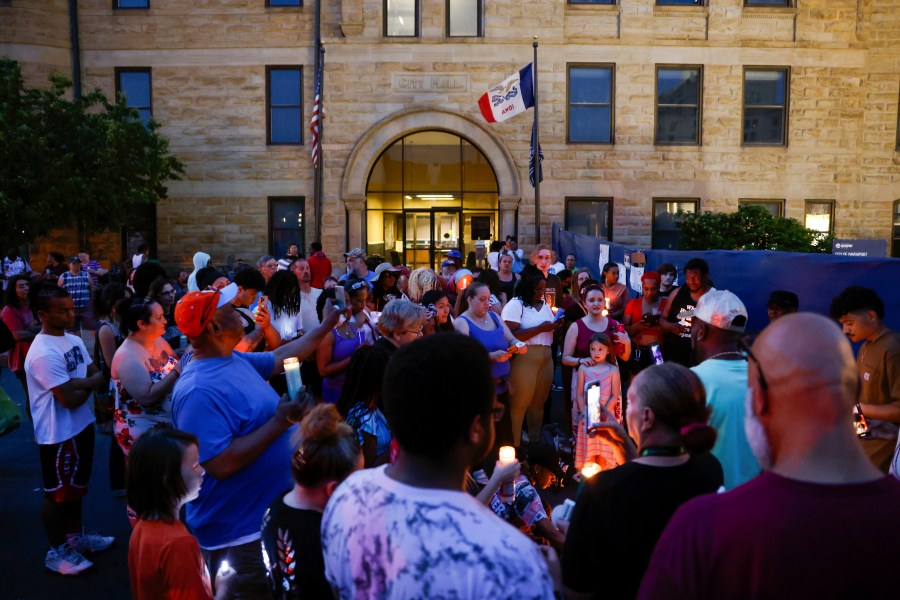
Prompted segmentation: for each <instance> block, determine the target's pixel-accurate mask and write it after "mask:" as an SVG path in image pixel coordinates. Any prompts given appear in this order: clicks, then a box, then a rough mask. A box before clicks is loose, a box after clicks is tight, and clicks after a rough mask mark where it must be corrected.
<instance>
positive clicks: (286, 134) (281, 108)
mask: <svg viewBox="0 0 900 600" xmlns="http://www.w3.org/2000/svg"><path fill="white" fill-rule="evenodd" d="M266 105H267V107H268V109H267V117H268V118H267V120H266V129H267V143H268V144H269V145H280V144H286V145H290V144H302V143H303V127H302V123H303V69H302V68H301V67H266Z"/></svg>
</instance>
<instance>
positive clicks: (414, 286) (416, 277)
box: [407, 267, 444, 304]
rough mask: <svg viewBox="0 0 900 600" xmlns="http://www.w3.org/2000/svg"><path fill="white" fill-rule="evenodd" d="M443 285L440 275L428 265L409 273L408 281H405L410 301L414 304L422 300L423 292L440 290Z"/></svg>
mask: <svg viewBox="0 0 900 600" xmlns="http://www.w3.org/2000/svg"><path fill="white" fill-rule="evenodd" d="M443 287H444V286H443V284H442V283H441V279H440V277H438V276H437V273H435V272H434V271H432V270H431V269H429V268H428V267H419V268H418V269H416V270H415V271H413V272H412V273H410V274H409V282H408V283H407V289H408V290H409V294H408V296H409V299H410V301H411V302H413V303H415V304H420V303H421V302H422V296H424V295H425V292H428V291H430V290H440V289H443Z"/></svg>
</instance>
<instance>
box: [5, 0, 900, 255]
mask: <svg viewBox="0 0 900 600" xmlns="http://www.w3.org/2000/svg"><path fill="white" fill-rule="evenodd" d="M665 1H666V0H661V3H662V2H665ZM669 1H670V2H671V1H672V0H669ZM279 3H285V4H290V3H291V2H290V0H268V2H267V0H191V1H183V0H149V2H146V4H147V6H148V7H147V8H116V7H117V6H129V5H141V4H145V3H144V2H142V1H141V0H81V1H80V2H78V3H77V5H78V17H77V23H78V39H79V43H80V48H81V53H80V58H81V70H82V78H83V85H84V88H85V89H89V88H94V87H99V88H100V89H102V90H104V91H105V92H106V93H108V94H110V95H112V94H113V93H114V92H115V90H116V89H117V81H118V83H119V84H121V81H119V78H120V77H121V75H120V73H122V72H129V69H137V70H138V71H139V72H148V73H149V81H150V90H149V92H150V95H151V96H152V101H151V103H150V106H149V109H150V111H151V112H152V116H153V118H154V119H156V120H157V121H158V122H159V123H161V124H162V129H161V131H162V133H163V134H164V135H165V136H167V137H168V138H169V139H170V142H171V151H172V152H173V153H174V154H175V155H177V156H178V157H179V158H180V159H181V160H182V161H183V162H184V163H185V165H186V174H185V176H184V179H183V180H182V181H179V182H173V183H172V184H171V185H170V186H169V190H170V197H169V198H168V199H167V200H164V201H162V202H161V203H160V204H159V206H158V207H157V211H156V245H157V250H158V254H159V257H160V259H161V260H162V262H163V263H166V264H172V265H174V264H189V262H190V257H191V256H192V254H193V253H194V251H196V250H204V251H206V252H208V253H210V254H211V255H213V257H214V260H215V261H216V262H219V263H224V262H227V261H228V260H229V257H231V258H245V259H255V258H256V257H258V256H259V255H261V254H265V253H270V252H272V250H273V246H278V245H279V244H283V243H285V241H286V240H287V239H289V238H296V237H299V236H301V235H302V238H303V239H302V240H301V239H295V240H292V241H297V242H300V243H302V244H304V245H306V246H308V244H309V243H310V242H311V241H313V239H314V237H315V235H316V230H317V227H320V230H321V238H322V242H323V244H324V246H325V250H326V253H328V254H330V255H331V256H332V257H335V256H338V254H339V253H340V252H343V251H345V250H346V249H348V248H352V247H356V246H362V247H364V248H366V247H367V245H368V246H369V251H370V252H376V253H379V254H382V255H384V256H387V257H388V258H393V259H395V260H396V259H399V260H402V261H404V262H406V263H408V264H437V263H439V261H440V258H441V256H442V254H443V253H444V252H446V250H447V249H448V248H449V247H456V246H459V247H461V248H462V249H463V250H464V251H465V252H468V251H472V250H474V241H475V238H476V237H482V238H484V237H489V238H491V239H495V238H497V237H501V238H502V237H503V236H504V235H506V234H517V235H518V237H519V241H520V244H522V245H524V246H526V247H527V246H528V245H529V244H531V243H534V241H535V239H536V237H537V234H538V231H539V235H540V238H541V240H542V241H549V238H550V227H551V224H552V223H553V222H554V221H555V222H558V223H560V224H561V225H565V226H567V227H569V228H572V229H576V230H579V231H584V232H588V233H597V234H601V235H604V236H606V237H611V239H613V240H614V241H617V242H621V243H625V244H631V245H634V246H635V247H651V246H655V247H663V246H666V245H667V244H670V243H673V242H672V240H673V232H672V231H671V211H672V210H674V209H675V208H677V207H682V208H685V209H690V210H694V209H697V210H701V211H705V210H710V211H714V212H716V211H733V210H735V209H736V208H737V207H738V205H739V203H741V202H749V203H757V202H759V203H763V204H765V205H766V206H767V207H769V208H770V209H771V210H773V211H774V212H778V213H780V214H784V215H785V216H788V217H793V218H796V219H798V220H800V221H801V222H806V223H808V224H809V225H810V226H815V227H821V228H823V229H828V230H831V231H833V233H835V234H836V235H837V236H839V237H850V238H881V239H886V240H888V244H889V250H888V251H889V253H890V252H892V251H893V253H894V254H895V255H900V202H898V201H900V153H898V99H900V3H898V2H897V1H896V0H791V1H788V2H784V3H782V4H787V5H786V6H784V5H782V6H777V4H778V2H777V0H706V2H705V5H704V6H687V5H674V6H668V5H658V4H657V2H656V0H619V1H618V3H615V4H602V3H589V2H585V3H575V2H568V3H567V2H566V1H565V0H538V1H535V2H519V1H514V0H500V1H497V2H492V1H486V0H480V1H479V0H322V12H321V23H322V24H321V32H322V38H323V41H324V44H325V48H326V52H325V67H324V82H323V88H324V92H323V97H324V106H325V111H326V119H325V125H324V132H323V140H324V144H323V160H324V171H323V204H322V208H321V214H317V210H316V208H317V207H316V202H315V196H314V171H313V168H312V165H311V161H310V140H309V130H308V122H309V116H310V111H311V105H312V97H313V88H314V84H315V77H314V75H315V73H314V69H313V63H314V58H315V47H314V5H313V4H312V2H310V1H309V0H306V2H305V3H304V4H305V5H303V6H269V4H279ZM674 3H675V4H685V2H678V0H675V2H674ZM701 3H702V2H701ZM404 9H408V11H407V12H404ZM473 13H474V18H473V19H470V18H469V17H470V16H471V15H472V14H473ZM460 15H461V16H460ZM69 17H70V15H69V12H68V2H67V1H66V0H46V1H44V2H40V3H34V2H28V1H27V0H0V54H3V55H6V56H8V57H10V58H13V59H16V60H18V61H20V62H21V63H22V65H23V70H24V72H25V73H26V76H27V78H28V81H29V83H30V84H32V85H42V84H44V83H45V82H46V75H47V74H48V73H51V72H60V73H63V74H68V75H70V76H71V36H70V26H69ZM404 17H405V18H404ZM454 20H456V21H458V22H454ZM401 21H402V23H401ZM407 28H411V32H412V33H413V35H411V36H409V37H402V36H392V35H388V34H389V33H393V32H395V30H397V31H400V32H401V33H402V32H405V31H406V30H407ZM470 29H471V31H470ZM460 32H462V33H474V34H475V35H464V36H455V35H451V33H460ZM534 36H538V42H539V49H538V69H537V74H538V93H539V103H540V104H539V106H540V139H541V146H542V149H543V153H544V156H545V160H544V162H543V173H544V180H543V184H542V186H541V203H540V213H539V215H536V213H535V203H534V192H533V189H532V187H531V186H530V185H529V181H528V156H529V142H530V139H531V123H532V120H531V113H532V111H529V112H528V114H527V115H520V116H517V117H515V118H513V119H510V120H508V121H505V122H503V123H490V124H489V123H487V122H485V120H484V118H483V117H482V116H481V115H480V113H479V110H478V106H477V100H478V97H479V96H481V94H483V93H484V92H486V91H487V90H488V89H489V88H490V87H491V86H493V85H495V84H498V83H500V82H501V81H502V80H504V79H505V78H506V77H508V76H509V75H511V74H513V73H514V72H515V71H517V70H518V69H520V68H522V67H524V66H525V65H526V64H528V63H529V62H531V61H532V52H533V49H532V39H533V37H534ZM285 68H286V69H287V71H288V72H291V71H298V72H300V80H299V81H301V82H302V83H301V84H300V85H301V88H302V94H301V101H300V102H299V103H296V104H297V106H294V107H293V110H294V112H291V107H290V106H287V107H285V106H281V105H279V104H278V102H275V103H274V104H273V98H275V96H276V95H277V93H276V90H275V88H273V87H272V86H273V85H275V84H273V81H272V80H271V79H270V78H271V77H272V76H273V75H272V73H273V72H276V71H280V70H281V71H283V70H284V69H285ZM673 78H674V79H673ZM672 81H675V82H676V84H677V85H672ZM748 81H750V82H751V83H748ZM766 82H769V83H771V82H774V83H773V84H772V85H774V86H775V87H774V88H769V87H766V86H767V85H769V84H768V83H766ZM748 86H754V87H752V92H751V91H749V90H751V88H750V87H748ZM779 86H781V87H780V88H779ZM779 90H780V91H779ZM757 100H758V101H757ZM287 104H288V105H290V104H291V102H287ZM282 108H283V109H284V112H283V113H279V114H282V116H284V117H285V119H286V121H285V122H288V123H295V122H297V119H298V117H299V123H300V128H301V132H302V143H301V144H273V143H269V141H270V140H269V139H268V136H269V135H270V134H269V131H270V128H271V127H274V126H276V125H278V124H279V123H281V122H282V121H279V119H280V118H281V117H273V115H275V114H276V113H277V112H278V110H277V109H282ZM273 110H274V111H275V112H273ZM779 111H781V113H780V115H779ZM298 113H299V114H298ZM597 115H599V117H598V116H597ZM754 115H756V116H760V115H762V116H761V118H760V120H759V121H754V120H753V116H754ZM273 119H274V120H273ZM597 119H599V120H600V121H602V125H601V126H600V127H599V129H598V130H596V131H594V127H595V120H597ZM758 123H763V124H767V125H771V124H773V123H775V124H779V123H780V131H776V132H775V135H774V137H773V136H772V135H770V134H771V132H765V131H762V130H760V135H761V138H754V135H755V134H754V133H751V132H748V131H747V130H748V128H751V127H753V126H755V125H756V124H758ZM585 125H587V126H586V127H585ZM583 135H585V136H586V137H587V138H590V139H595V140H596V139H600V140H601V141H600V142H596V141H594V142H591V141H582V139H583V138H582V136H583ZM779 136H780V137H779ZM604 137H606V138H607V139H603V138H604ZM759 139H762V140H763V141H764V142H766V143H763V144H759V143H756V142H758V141H759ZM457 152H458V154H457ZM285 215H286V216H285ZM295 216H296V217H297V219H298V223H297V224H296V225H295V224H294V223H293V217H295ZM288 219H290V220H288ZM317 221H318V223H317ZM279 222H281V223H282V224H283V225H284V226H283V227H280V226H279V224H278V223H279ZM298 227H302V231H300V230H298ZM538 228H539V229H538ZM894 238H897V239H896V240H895V239H894ZM392 252H393V253H396V254H392Z"/></svg>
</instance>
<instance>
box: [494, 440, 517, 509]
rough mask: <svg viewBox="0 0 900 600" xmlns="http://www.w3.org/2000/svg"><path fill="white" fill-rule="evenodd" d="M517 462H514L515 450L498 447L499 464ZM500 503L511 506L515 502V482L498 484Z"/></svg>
mask: <svg viewBox="0 0 900 600" xmlns="http://www.w3.org/2000/svg"><path fill="white" fill-rule="evenodd" d="M515 462H518V461H517V460H516V449H515V448H513V447H512V446H500V464H502V465H509V464H512V463H515ZM498 496H499V497H500V502H503V503H504V504H512V503H513V502H515V500H516V481H515V479H513V480H512V481H508V482H507V481H504V482H502V483H501V484H500V491H499V493H498Z"/></svg>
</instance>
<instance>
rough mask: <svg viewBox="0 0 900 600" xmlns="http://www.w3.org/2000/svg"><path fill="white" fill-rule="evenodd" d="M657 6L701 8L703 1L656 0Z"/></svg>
mask: <svg viewBox="0 0 900 600" xmlns="http://www.w3.org/2000/svg"><path fill="white" fill-rule="evenodd" d="M656 5H657V6H703V0H656Z"/></svg>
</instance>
